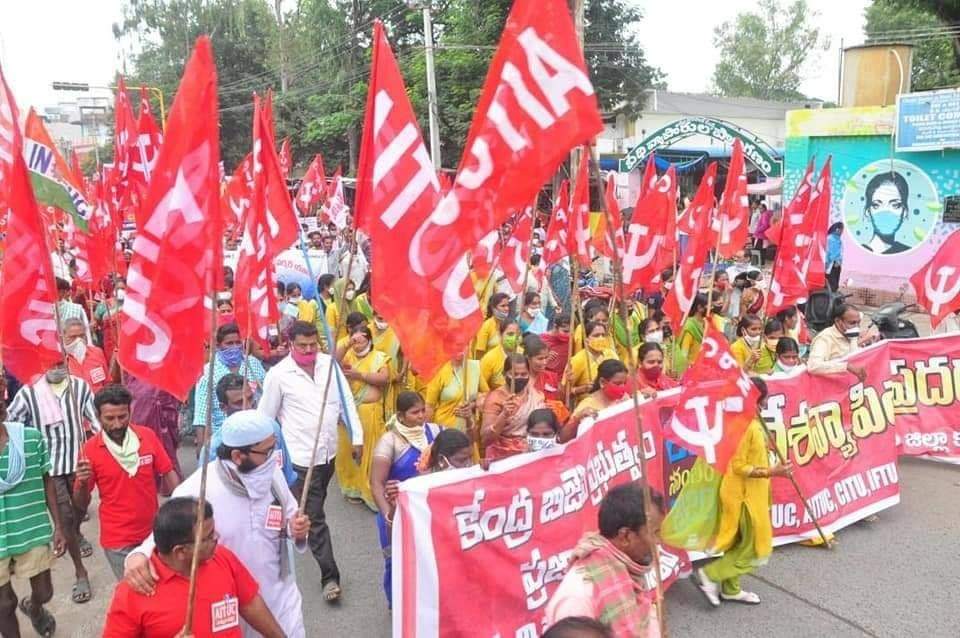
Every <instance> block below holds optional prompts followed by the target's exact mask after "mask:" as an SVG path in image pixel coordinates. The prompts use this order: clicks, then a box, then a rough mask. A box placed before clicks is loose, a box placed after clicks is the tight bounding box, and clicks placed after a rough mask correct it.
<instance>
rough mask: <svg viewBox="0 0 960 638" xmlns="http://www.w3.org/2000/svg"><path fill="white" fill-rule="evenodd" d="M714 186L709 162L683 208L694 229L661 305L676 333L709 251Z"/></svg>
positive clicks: (713, 165) (714, 165)
mask: <svg viewBox="0 0 960 638" xmlns="http://www.w3.org/2000/svg"><path fill="white" fill-rule="evenodd" d="M716 183H717V163H716V162H710V165H709V166H707V170H706V171H705V172H704V174H703V178H701V180H700V186H698V187H697V192H696V194H695V195H694V196H693V200H692V201H691V202H690V206H688V207H687V211H688V212H689V213H690V219H691V220H692V221H693V222H694V223H695V224H696V225H695V226H693V227H692V228H691V231H690V239H689V241H687V245H686V247H685V248H684V251H683V254H682V255H681V256H680V262H679V263H678V264H677V272H676V273H675V274H674V278H673V287H672V288H671V289H670V290H669V291H668V292H667V297H666V299H665V300H664V302H663V312H664V314H665V315H666V316H667V317H669V318H670V320H671V322H672V324H673V326H674V330H675V331H679V329H680V327H681V324H682V323H683V320H684V318H685V317H686V315H687V313H688V312H690V307H691V306H692V305H693V300H694V298H695V297H696V296H697V291H698V290H699V287H700V275H701V273H702V272H703V267H704V265H705V264H706V263H707V257H708V256H709V254H710V250H711V249H712V248H713V237H712V236H711V234H710V232H709V229H710V223H711V221H712V218H713V214H714V204H715V203H716V198H715V197H714V194H713V193H714V188H715V186H716Z"/></svg>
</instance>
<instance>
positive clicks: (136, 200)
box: [113, 75, 147, 230]
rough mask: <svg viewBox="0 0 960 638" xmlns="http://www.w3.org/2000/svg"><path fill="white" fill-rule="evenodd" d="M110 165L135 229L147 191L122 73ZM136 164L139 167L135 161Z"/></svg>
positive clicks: (138, 225)
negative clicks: (132, 216) (112, 167)
mask: <svg viewBox="0 0 960 638" xmlns="http://www.w3.org/2000/svg"><path fill="white" fill-rule="evenodd" d="M113 118H114V122H113V165H114V173H113V177H114V180H115V187H116V189H117V198H118V201H119V202H120V207H121V208H122V209H123V210H124V211H129V212H132V213H133V215H134V218H135V219H136V221H137V230H140V228H141V225H142V219H143V217H142V215H141V211H142V203H143V198H144V197H145V192H146V186H147V184H146V181H145V177H144V175H143V172H142V170H143V169H144V167H145V166H144V163H143V159H144V156H143V155H142V154H141V147H140V144H139V137H140V136H139V133H138V132H137V120H136V118H135V117H134V115H133V107H132V106H131V104H130V96H129V95H128V94H127V85H126V83H125V82H124V79H123V76H122V75H121V76H120V77H119V78H117V90H116V93H115V94H114V103H113ZM135 163H138V164H139V170H138V169H137V168H135V167H134V164H135Z"/></svg>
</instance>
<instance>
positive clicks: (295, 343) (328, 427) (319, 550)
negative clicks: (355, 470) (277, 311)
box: [258, 321, 363, 602]
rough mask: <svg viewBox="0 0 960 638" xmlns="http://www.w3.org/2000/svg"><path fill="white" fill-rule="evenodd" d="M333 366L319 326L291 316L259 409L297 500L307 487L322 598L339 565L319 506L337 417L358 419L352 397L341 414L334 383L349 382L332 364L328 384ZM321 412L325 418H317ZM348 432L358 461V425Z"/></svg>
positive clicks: (334, 591)
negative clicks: (291, 474)
mask: <svg viewBox="0 0 960 638" xmlns="http://www.w3.org/2000/svg"><path fill="white" fill-rule="evenodd" d="M331 365H335V362H334V360H333V359H332V358H331V357H330V356H329V355H326V354H323V353H322V352H320V345H319V340H318V335H317V327H316V326H315V325H314V324H311V323H307V322H305V321H295V322H294V323H293V325H292V326H291V327H290V354H289V355H287V356H286V357H285V358H283V359H282V360H281V361H280V362H279V363H277V365H275V366H273V367H272V368H270V371H269V372H267V376H266V378H265V379H264V381H263V397H262V398H261V399H260V405H259V408H258V409H259V410H260V411H261V412H263V413H264V414H266V415H267V416H269V417H270V418H273V419H276V420H277V421H279V422H280V428H281V429H282V431H283V436H284V438H285V439H286V442H287V449H288V450H289V451H290V460H291V461H293V469H294V471H295V472H296V473H297V481H296V482H295V483H294V484H293V486H292V487H291V489H292V491H293V493H294V495H295V496H296V497H297V500H299V499H300V495H301V493H302V492H303V490H304V489H307V490H308V495H307V502H306V508H305V509H306V513H307V516H309V517H310V539H309V540H310V551H311V552H313V557H314V558H315V559H316V560H317V564H318V565H319V566H320V573H321V579H322V581H321V582H322V583H323V597H324V599H325V600H327V601H328V602H332V601H334V600H337V599H338V598H340V570H339V569H338V568H337V562H336V560H335V559H334V557H333V544H332V542H331V540H330V528H329V527H327V521H326V514H325V513H324V511H323V507H324V502H325V501H326V498H327V486H328V485H329V484H330V478H331V477H332V476H333V473H334V457H336V454H337V436H338V434H339V428H338V423H339V421H340V419H341V417H342V418H343V419H344V421H345V422H347V423H353V424H359V423H360V418H359V416H358V415H357V408H356V406H355V405H354V403H353V401H346V402H344V405H345V408H346V410H347V414H346V415H342V414H341V402H340V397H339V392H338V391H337V388H338V387H343V388H346V387H349V382H348V381H347V378H346V377H345V376H344V374H343V371H342V370H340V368H339V367H335V368H334V373H335V374H336V375H337V376H338V377H339V382H338V380H337V379H331V381H330V383H329V384H328V383H327V377H328V375H329V374H330V366H331ZM338 383H339V386H338ZM324 401H325V403H324ZM321 413H322V415H323V422H322V423H319V422H318V421H319V415H321ZM318 427H319V428H320V430H319V439H318V438H317V436H318V432H317V428H318ZM348 431H349V432H350V434H349V436H350V439H351V443H352V445H353V458H354V460H355V461H357V462H359V459H360V456H361V454H362V452H363V431H362V430H361V428H360V427H359V426H355V427H352V428H348ZM315 441H316V451H315V452H314V442H315ZM310 466H313V473H312V474H311V476H310V485H309V486H307V487H306V488H305V487H304V482H305V480H306V475H307V469H308V468H309V467H310Z"/></svg>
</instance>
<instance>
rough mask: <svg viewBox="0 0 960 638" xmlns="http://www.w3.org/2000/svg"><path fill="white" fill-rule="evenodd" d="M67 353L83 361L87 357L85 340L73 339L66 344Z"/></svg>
mask: <svg viewBox="0 0 960 638" xmlns="http://www.w3.org/2000/svg"><path fill="white" fill-rule="evenodd" d="M66 348H67V354H70V355H72V356H73V358H74V359H76V360H77V361H79V362H80V363H83V360H84V359H85V358H86V357H87V342H86V341H84V340H83V339H82V338H80V339H74V340H73V341H71V342H70V343H68V344H67V345H66Z"/></svg>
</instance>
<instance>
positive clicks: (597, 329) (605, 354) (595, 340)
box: [563, 322, 617, 405]
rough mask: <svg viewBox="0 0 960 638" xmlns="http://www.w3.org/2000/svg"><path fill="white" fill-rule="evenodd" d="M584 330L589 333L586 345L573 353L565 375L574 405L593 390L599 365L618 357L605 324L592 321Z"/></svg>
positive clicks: (565, 383)
mask: <svg viewBox="0 0 960 638" xmlns="http://www.w3.org/2000/svg"><path fill="white" fill-rule="evenodd" d="M584 332H585V333H586V335H587V344H586V347H585V348H584V349H583V350H581V351H580V352H578V353H577V354H575V355H573V358H571V359H570V363H568V364H567V370H566V372H565V373H564V375H563V378H564V386H565V387H569V388H570V393H571V394H572V395H573V399H574V405H576V404H577V403H578V402H579V401H580V399H582V398H583V397H585V396H586V395H587V393H589V392H590V391H591V390H592V388H593V382H594V381H595V380H596V379H597V368H598V367H599V365H600V364H601V363H602V362H604V361H606V360H607V359H616V358H617V353H616V352H615V351H614V349H613V344H612V343H611V342H610V337H608V336H607V327H606V326H605V325H603V324H601V323H596V322H590V323H588V324H587V326H586V330H585V331H584Z"/></svg>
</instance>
